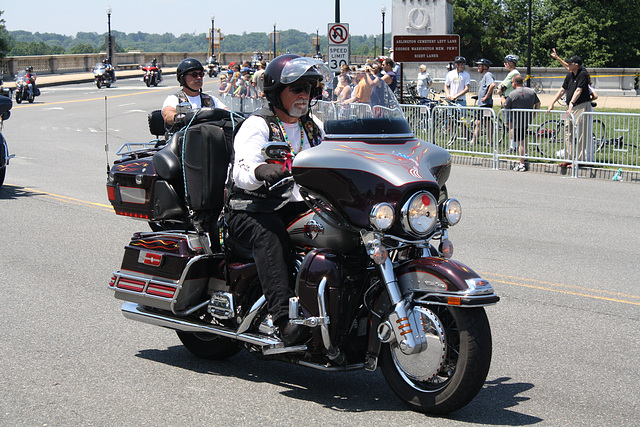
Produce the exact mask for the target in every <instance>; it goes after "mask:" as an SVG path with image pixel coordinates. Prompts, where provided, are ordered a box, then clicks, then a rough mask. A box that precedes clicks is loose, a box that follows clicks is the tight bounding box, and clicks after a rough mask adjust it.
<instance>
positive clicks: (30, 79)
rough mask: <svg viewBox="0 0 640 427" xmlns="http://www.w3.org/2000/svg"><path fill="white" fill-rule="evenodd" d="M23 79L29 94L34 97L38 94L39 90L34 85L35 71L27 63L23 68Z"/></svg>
mask: <svg viewBox="0 0 640 427" xmlns="http://www.w3.org/2000/svg"><path fill="white" fill-rule="evenodd" d="M24 71H25V75H24V81H25V82H26V83H27V89H28V90H29V95H30V96H33V97H36V96H38V95H40V91H39V90H38V88H37V87H36V73H35V72H34V71H33V67H32V66H31V65H29V66H28V67H27V68H25V69H24Z"/></svg>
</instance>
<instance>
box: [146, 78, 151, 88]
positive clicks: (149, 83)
mask: <svg viewBox="0 0 640 427" xmlns="http://www.w3.org/2000/svg"><path fill="white" fill-rule="evenodd" d="M145 83H147V87H149V86H151V82H150V81H149V79H147V80H146V81H145Z"/></svg>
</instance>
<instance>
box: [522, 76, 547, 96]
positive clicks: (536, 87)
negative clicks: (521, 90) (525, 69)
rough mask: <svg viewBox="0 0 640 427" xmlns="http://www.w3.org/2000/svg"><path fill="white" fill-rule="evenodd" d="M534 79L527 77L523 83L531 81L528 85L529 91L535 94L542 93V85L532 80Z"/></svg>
mask: <svg viewBox="0 0 640 427" xmlns="http://www.w3.org/2000/svg"><path fill="white" fill-rule="evenodd" d="M534 79H536V77H533V76H527V77H526V78H525V79H524V81H525V82H526V81H527V80H531V83H530V87H531V89H533V90H534V91H535V92H536V93H542V91H543V89H542V83H540V81H538V80H534Z"/></svg>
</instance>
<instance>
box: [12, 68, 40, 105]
mask: <svg viewBox="0 0 640 427" xmlns="http://www.w3.org/2000/svg"><path fill="white" fill-rule="evenodd" d="M14 94H15V97H16V102H17V103H18V104H20V103H22V101H23V100H26V101H28V102H29V103H30V104H32V103H33V101H34V100H35V98H36V96H38V95H40V91H39V90H37V89H36V91H35V92H34V90H33V84H32V82H31V80H30V79H29V78H28V77H27V73H26V71H20V72H19V73H18V75H17V76H16V88H15V90H14Z"/></svg>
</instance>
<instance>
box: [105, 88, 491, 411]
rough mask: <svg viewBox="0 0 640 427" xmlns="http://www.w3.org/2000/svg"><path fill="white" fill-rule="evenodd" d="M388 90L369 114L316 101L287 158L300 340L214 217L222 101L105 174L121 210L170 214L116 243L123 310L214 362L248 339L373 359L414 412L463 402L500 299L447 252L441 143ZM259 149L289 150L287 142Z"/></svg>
mask: <svg viewBox="0 0 640 427" xmlns="http://www.w3.org/2000/svg"><path fill="white" fill-rule="evenodd" d="M386 99H387V101H388V104H387V105H386V106H379V107H374V108H373V109H372V108H371V107H370V106H369V105H368V104H367V105H364V104H361V105H354V106H352V111H351V113H352V114H350V115H349V119H348V120H337V117H336V115H335V113H331V111H332V110H331V109H332V106H331V105H330V104H331V103H327V104H320V103H318V105H317V106H316V108H315V113H316V115H317V116H318V117H320V118H321V119H323V120H324V128H325V132H326V133H327V135H326V138H325V140H324V142H323V143H322V144H320V145H319V146H318V147H314V148H311V149H308V150H304V151H302V152H301V153H299V154H298V155H297V156H295V158H294V159H293V163H292V174H293V177H292V178H287V180H291V179H293V180H295V182H296V183H298V184H299V185H300V188H301V189H300V192H301V194H302V195H303V197H304V198H305V201H306V202H307V204H308V205H309V206H310V208H311V210H310V211H309V212H308V213H306V214H304V215H302V216H301V217H299V218H297V219H296V220H294V221H293V222H292V223H291V224H290V225H289V226H288V231H289V236H290V238H291V241H292V243H293V245H294V250H293V251H292V253H291V257H292V259H293V261H294V265H295V269H294V270H295V271H294V272H293V274H294V275H295V283H296V295H297V297H295V298H292V299H291V300H290V303H289V317H290V322H292V323H298V324H303V325H306V326H308V327H309V329H310V330H311V335H310V338H309V340H308V341H307V342H305V343H303V344H301V345H296V346H288V347H287V346H285V345H284V344H283V342H282V341H281V339H280V338H279V336H278V334H277V333H276V331H275V329H274V326H273V324H272V322H271V319H270V316H269V315H268V313H267V311H266V300H265V297H264V296H263V295H262V291H261V287H260V284H259V281H258V277H257V273H256V267H255V264H254V263H253V260H252V257H251V251H250V250H248V249H247V248H243V247H241V246H239V245H238V244H237V243H236V242H234V241H233V239H232V237H231V236H227V235H226V233H225V228H224V223H221V224H220V227H219V225H218V224H217V223H216V221H215V219H216V218H218V213H219V212H220V211H221V209H222V205H223V193H224V182H225V178H226V170H227V162H228V161H229V159H230V156H231V145H230V142H231V139H230V138H229V137H228V135H231V134H232V133H233V129H234V128H235V127H236V126H237V124H238V121H239V120H235V118H234V117H233V116H230V115H229V113H228V112H225V111H223V110H209V111H205V110H201V111H197V112H195V113H189V114H187V118H186V122H187V123H190V124H189V126H188V127H187V128H186V129H183V130H181V131H179V132H178V133H176V134H175V135H174V136H173V137H171V139H169V141H168V142H167V144H166V146H164V147H163V148H161V149H159V148H157V147H154V148H148V147H139V148H138V149H135V148H134V147H130V148H131V149H129V150H126V151H120V154H122V158H121V159H119V160H118V161H116V163H115V164H114V165H113V167H112V168H111V170H110V171H109V174H108V181H107V193H108V198H109V200H110V202H111V203H112V205H113V206H114V209H115V211H116V213H117V214H120V215H126V216H130V217H133V218H138V219H145V220H148V221H165V223H166V224H169V223H170V222H171V221H176V226H175V227H174V228H173V229H172V230H168V231H159V232H139V233H135V234H134V235H133V237H132V239H131V241H130V243H129V245H127V246H126V249H125V255H124V257H123V262H122V266H121V269H120V270H118V271H116V272H115V273H114V274H113V277H112V279H111V281H110V284H109V287H110V288H111V289H113V290H114V291H115V296H116V298H119V299H123V300H125V301H126V302H125V303H124V304H123V306H122V312H123V314H124V315H125V317H127V318H129V319H133V320H138V321H141V322H145V323H150V324H154V325H158V326H163V327H167V328H170V329H174V330H176V331H177V334H178V337H179V338H180V340H181V341H182V343H183V344H184V345H185V347H186V348H187V349H188V350H189V351H190V352H192V353H193V354H195V355H197V356H199V357H203V358H208V359H212V360H222V359H227V358H229V357H231V356H233V355H234V354H236V353H237V352H238V351H240V349H242V348H244V349H246V350H248V351H249V352H250V353H253V354H256V355H259V356H260V357H263V358H264V357H266V358H270V359H276V360H281V361H286V362H289V363H295V364H300V365H304V366H308V367H312V368H316V369H319V370H323V371H337V372H339V371H347V370H353V369H366V370H375V369H376V368H377V366H378V365H380V367H381V369H382V372H383V374H384V376H385V378H386V379H387V382H388V383H389V385H390V386H391V388H392V389H393V390H394V391H395V393H396V394H397V395H398V396H399V397H400V398H401V399H402V400H403V401H404V402H405V403H406V404H407V405H409V407H411V408H412V409H413V410H416V411H420V412H428V413H433V414H444V413H449V412H452V411H455V410H457V409H460V408H461V407H463V406H464V405H466V404H467V403H469V402H470V401H471V400H472V399H473V397H474V396H475V395H476V394H477V393H478V391H479V390H480V389H481V388H482V386H483V384H484V380H485V378H486V375H487V373H488V370H489V366H490V361H491V351H492V344H491V331H490V327H489V323H488V320H487V316H486V314H485V311H484V306H486V305H491V304H495V303H496V302H497V301H498V300H499V298H498V296H497V295H496V294H495V292H494V291H493V288H492V287H491V285H490V284H489V283H488V282H487V281H486V280H483V279H482V278H480V276H479V275H478V274H477V273H475V272H473V270H471V269H470V268H468V267H466V266H464V265H463V264H461V263H459V262H456V261H453V260H451V259H450V257H451V255H452V252H453V245H452V243H451V242H450V241H449V240H448V228H449V227H450V226H453V225H455V224H457V223H458V221H459V219H460V204H459V202H458V201H457V200H455V199H449V198H448V195H447V191H446V186H445V183H446V180H447V178H448V176H449V173H450V168H451V163H450V157H449V154H448V152H446V151H445V150H443V149H441V148H438V147H437V146H435V145H432V144H429V143H426V142H425V141H421V140H418V139H416V138H415V136H414V135H413V134H412V133H411V131H410V128H409V125H408V124H407V122H406V120H405V119H404V117H403V115H402V113H401V110H400V109H399V106H398V105H397V103H395V98H394V97H393V95H392V94H390V93H389V94H387V97H386ZM212 124H215V125H212ZM263 154H264V156H265V158H267V159H272V161H284V162H285V163H287V162H290V161H291V156H290V154H289V149H288V146H287V145H284V144H278V143H274V144H271V145H268V146H267V147H266V148H265V150H264V152H263ZM283 159H284V160H283ZM281 184H282V185H287V184H286V181H283V183H279V184H276V185H275V186H274V188H273V189H272V191H279V190H278V189H277V188H275V187H278V186H279V185H281ZM184 200H188V201H189V205H188V206H187V205H186V204H185V203H184ZM207 218H208V219H209V220H211V218H213V224H212V223H211V221H209V223H208V224H207ZM185 224H186V225H187V227H185ZM185 229H190V230H191V231H185ZM432 239H433V240H435V241H439V245H438V248H436V247H435V246H433V245H432V244H431V240H432Z"/></svg>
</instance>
